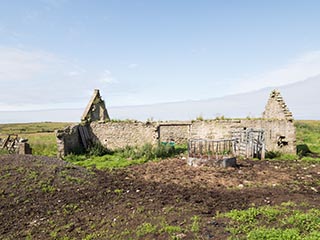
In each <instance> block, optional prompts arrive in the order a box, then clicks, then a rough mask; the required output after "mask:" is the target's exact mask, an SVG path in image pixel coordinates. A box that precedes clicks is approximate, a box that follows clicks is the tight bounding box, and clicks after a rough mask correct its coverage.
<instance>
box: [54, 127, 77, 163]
mask: <svg viewBox="0 0 320 240" xmlns="http://www.w3.org/2000/svg"><path fill="white" fill-rule="evenodd" d="M78 129H79V125H73V126H69V127H66V128H65V129H63V130H57V131H56V139H57V146H58V149H57V150H58V157H59V158H63V157H64V156H66V155H68V154H70V153H78V152H81V151H83V145H82V143H81V138H80V135H79V130H78Z"/></svg>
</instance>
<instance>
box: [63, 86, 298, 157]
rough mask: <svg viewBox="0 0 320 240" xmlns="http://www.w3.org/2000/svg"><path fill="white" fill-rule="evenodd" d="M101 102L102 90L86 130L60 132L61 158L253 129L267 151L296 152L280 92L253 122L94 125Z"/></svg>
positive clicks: (228, 135)
mask: <svg viewBox="0 0 320 240" xmlns="http://www.w3.org/2000/svg"><path fill="white" fill-rule="evenodd" d="M99 103H103V104H104V102H103V100H102V99H101V97H100V94H99V91H97V90H96V91H95V92H94V95H93V97H92V99H91V100H90V102H89V104H88V107H87V109H86V111H85V114H84V116H89V117H88V118H85V120H86V121H85V122H87V125H86V126H85V127H83V126H81V127H79V125H78V126H72V127H69V128H66V129H64V130H62V131H58V132H57V143H58V152H59V154H58V155H59V157H63V156H64V155H66V154H68V153H71V152H78V151H79V149H83V148H84V147H83V146H86V145H87V143H88V144H90V143H92V142H93V143H94V142H95V143H101V144H102V145H103V146H105V147H106V148H108V149H116V148H124V147H126V146H142V145H144V144H146V143H151V144H157V143H158V142H168V141H172V140H173V141H174V142H175V143H176V144H183V143H187V141H188V139H191V138H192V139H199V138H202V139H212V140H218V139H228V138H229V139H230V138H231V137H232V132H233V131H239V130H245V129H249V128H250V129H254V130H263V131H264V136H265V148H266V151H280V152H283V153H290V154H295V153H296V134H295V127H294V123H293V117H292V113H291V112H290V111H289V109H288V108H287V106H286V104H285V102H284V101H283V98H282V97H281V95H280V93H279V92H278V91H276V90H274V91H272V92H271V94H270V98H269V100H268V103H267V105H266V108H265V111H264V113H263V118H262V119H251V120H250V119H233V120H204V121H193V122H170V121H169V122H158V123H156V122H152V123H151V122H146V123H143V122H138V121H119V122H113V121H107V122H105V121H101V119H100V118H98V119H97V120H98V121H91V122H90V120H92V119H91V117H92V116H94V115H92V114H93V113H94V112H95V109H96V107H97V106H98V107H99V106H100V105H99ZM97 104H98V105H97ZM102 107H103V106H102ZM88 114H89V115H88ZM90 114H91V115H90ZM90 116H91V117H90ZM107 117H108V116H107ZM83 128H85V131H83ZM79 129H80V134H79ZM80 135H81V136H80Z"/></svg>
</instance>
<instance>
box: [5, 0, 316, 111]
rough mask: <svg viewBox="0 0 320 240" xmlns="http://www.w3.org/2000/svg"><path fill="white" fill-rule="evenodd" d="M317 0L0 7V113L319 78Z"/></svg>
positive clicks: (193, 96) (14, 1) (209, 94)
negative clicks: (97, 96)
mask: <svg viewBox="0 0 320 240" xmlns="http://www.w3.org/2000/svg"><path fill="white" fill-rule="evenodd" d="M319 10H320V1H317V0H315V1H312V0H306V1H298V0H281V1H278V0H269V1H256V0H251V1H249V0H242V1H238V0H221V1H219V0H197V1H195V0H100V1H98V0H90V1H89V0H87V1H85V0H28V1H24V0H21V1H19V0H10V1H7V0H2V1H1V6H0V111H20V110H40V109H73V108H85V106H86V104H87V102H88V101H89V99H90V97H91V95H92V93H93V90H94V89H96V88H98V89H100V92H101V94H102V96H103V98H104V99H105V101H106V104H107V106H128V105H144V104H153V103H161V102H175V101H184V100H201V99H208V98H216V97H222V96H225V95H230V94H236V93H243V92H249V91H253V90H258V89H262V88H266V87H277V86H282V85H286V84H290V83H294V82H298V81H302V80H305V79H307V78H309V77H313V76H316V75H319V74H320V31H319V22H320V14H319Z"/></svg>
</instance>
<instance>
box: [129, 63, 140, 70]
mask: <svg viewBox="0 0 320 240" xmlns="http://www.w3.org/2000/svg"><path fill="white" fill-rule="evenodd" d="M138 67H139V65H138V64H136V63H131V64H129V65H128V68H129V69H136V68H138Z"/></svg>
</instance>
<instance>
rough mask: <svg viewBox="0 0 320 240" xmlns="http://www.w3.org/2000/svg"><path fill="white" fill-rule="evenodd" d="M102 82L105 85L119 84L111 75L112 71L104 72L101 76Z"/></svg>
mask: <svg viewBox="0 0 320 240" xmlns="http://www.w3.org/2000/svg"><path fill="white" fill-rule="evenodd" d="M99 79H100V82H103V83H109V84H110V83H118V80H117V79H115V78H114V77H113V75H112V73H111V71H110V70H108V69H106V70H104V72H103V73H102V74H101V77H100V78H99Z"/></svg>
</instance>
